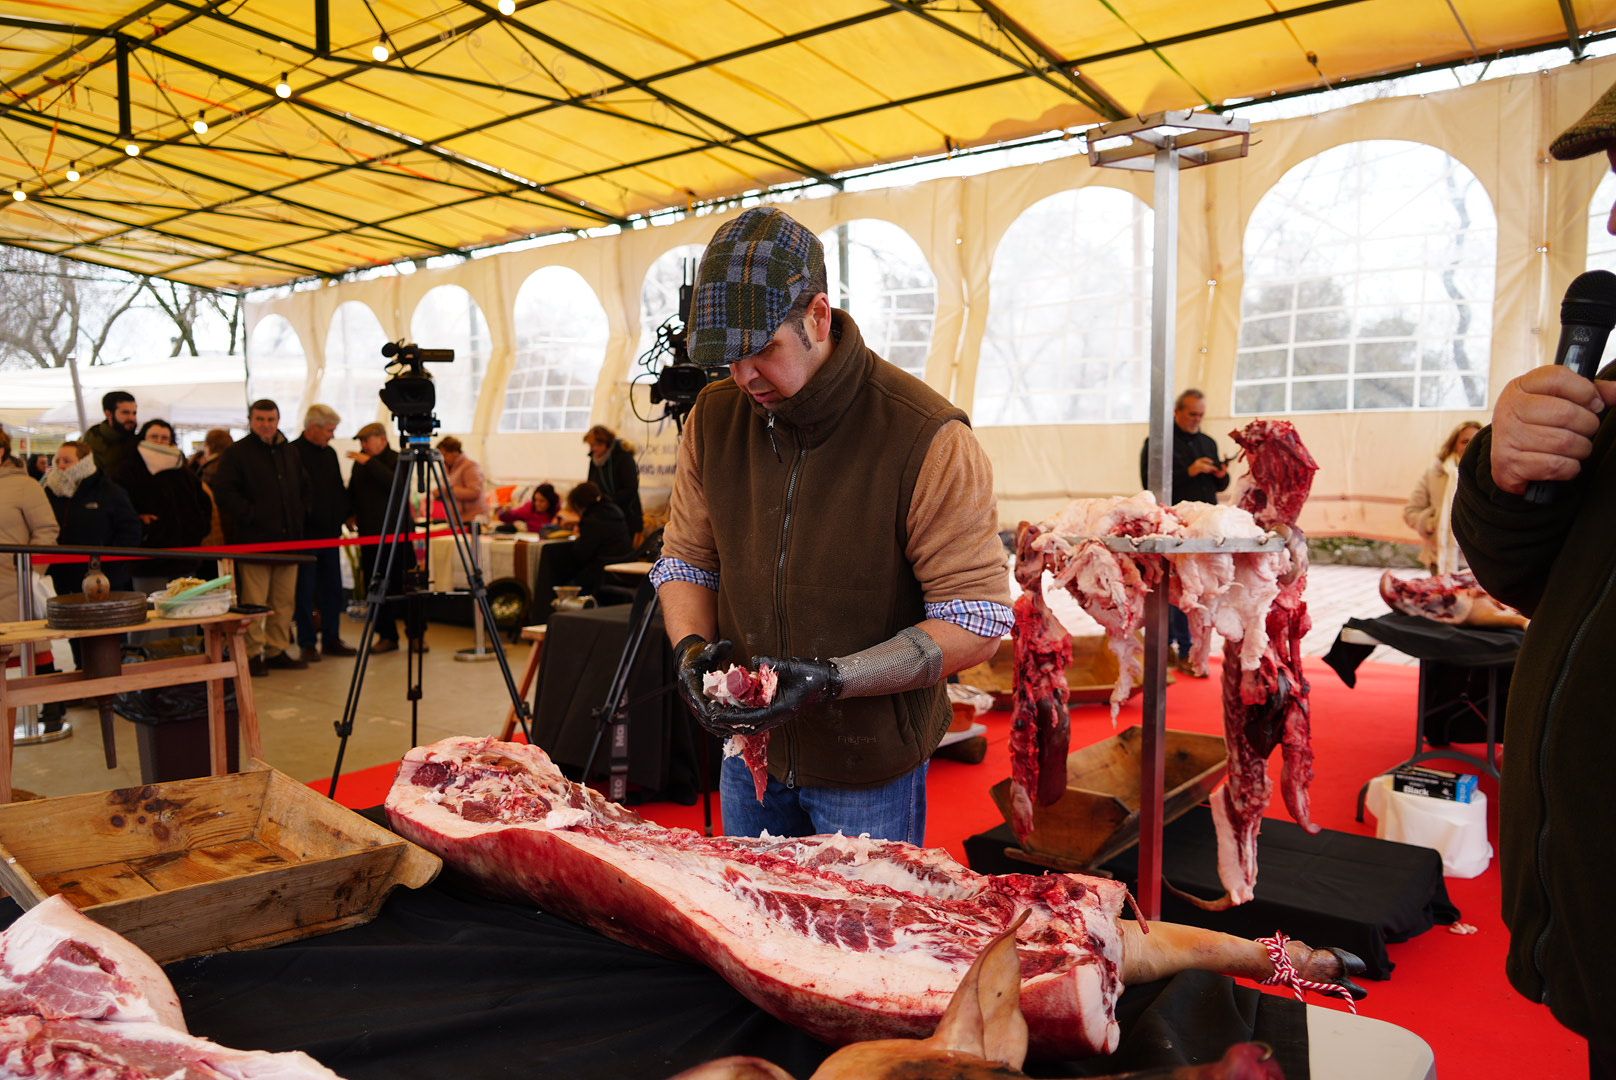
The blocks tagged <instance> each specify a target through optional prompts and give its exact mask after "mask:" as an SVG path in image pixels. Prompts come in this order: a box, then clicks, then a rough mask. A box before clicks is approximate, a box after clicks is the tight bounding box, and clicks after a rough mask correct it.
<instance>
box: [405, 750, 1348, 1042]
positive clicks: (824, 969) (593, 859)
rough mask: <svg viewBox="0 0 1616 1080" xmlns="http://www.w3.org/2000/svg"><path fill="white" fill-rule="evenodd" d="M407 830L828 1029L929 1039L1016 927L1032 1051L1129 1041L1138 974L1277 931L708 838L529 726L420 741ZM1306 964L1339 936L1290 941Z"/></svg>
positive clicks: (1020, 883) (1070, 882) (1329, 973)
mask: <svg viewBox="0 0 1616 1080" xmlns="http://www.w3.org/2000/svg"><path fill="white" fill-rule="evenodd" d="M387 814H388V817H389V819H390V820H391V822H392V824H393V827H394V829H396V830H397V831H398V832H399V833H400V834H402V835H404V836H406V837H408V838H410V839H411V840H414V841H415V842H416V843H418V844H421V845H422V846H424V847H426V848H428V849H429V850H431V851H435V852H437V853H438V854H439V855H440V856H442V858H443V859H444V860H445V861H446V862H448V863H449V864H450V865H452V866H454V867H455V868H456V869H458V870H460V871H461V872H463V873H465V874H467V875H469V876H470V877H471V878H473V879H474V880H476V881H478V882H480V883H481V884H482V886H483V887H484V888H486V889H488V890H489V891H491V892H493V893H496V894H498V895H501V896H506V897H513V898H519V899H525V900H530V901H535V902H537V903H538V904H540V905H542V906H543V907H544V908H545V909H547V910H549V911H552V912H554V913H556V914H558V915H561V916H563V917H565V918H569V919H572V920H574V921H577V922H580V923H583V924H585V925H587V926H591V927H594V928H595V929H596V930H598V931H600V932H601V933H603V934H605V935H607V936H608V937H612V938H615V939H617V940H619V941H624V942H628V943H629V944H633V945H638V946H641V947H644V948H648V949H652V950H655V951H657V952H660V953H664V954H667V955H670V956H677V957H684V958H688V959H691V960H694V961H696V962H698V963H702V964H707V965H708V966H710V967H712V968H713V969H714V970H715V971H717V972H718V973H719V974H720V975H722V976H723V977H724V978H725V979H726V980H728V981H729V983H730V984H731V985H732V986H734V987H735V988H736V989H737V990H739V991H740V992H741V993H742V994H744V995H746V996H747V997H748V998H750V999H751V1000H752V1001H753V1002H754V1003H756V1004H757V1005H758V1006H759V1007H761V1008H763V1009H765V1010H767V1011H769V1012H770V1013H773V1014H774V1015H775V1016H777V1017H780V1018H781V1019H783V1020H785V1021H786V1022H788V1023H791V1024H795V1025H796V1026H798V1027H800V1028H802V1029H803V1030H805V1031H807V1032H808V1033H809V1034H811V1035H813V1036H814V1037H816V1038H819V1039H822V1040H824V1041H826V1042H832V1043H837V1044H841V1043H848V1042H856V1041H860V1040H866V1039H885V1038H924V1037H926V1036H928V1035H930V1034H931V1033H932V1032H933V1031H935V1030H936V1028H937V1025H938V1022H939V1020H940V1019H941V1017H942V1016H943V1013H944V1011H945V1009H946V1008H947V1006H948V1003H949V1000H950V999H951V997H952V996H953V993H954V990H955V988H956V987H958V986H959V983H960V980H961V979H962V978H963V977H964V975H965V973H966V972H967V970H969V968H970V966H971V964H972V962H973V961H974V960H975V958H976V957H977V956H978V955H979V954H980V953H981V952H982V951H983V949H984V948H985V947H986V946H987V944H988V943H989V942H991V941H992V940H993V939H994V938H996V937H998V936H999V935H1000V934H1003V933H1004V932H1005V931H1006V930H1008V929H1011V928H1012V927H1013V926H1015V924H1016V923H1017V920H1018V919H1019V918H1021V917H1022V916H1023V915H1024V914H1025V922H1024V923H1022V924H1021V925H1020V926H1019V929H1017V930H1016V936H1015V941H1016V948H1017V950H1018V952H1019V954H1020V963H1021V967H1020V974H1021V986H1020V995H1021V1008H1022V1011H1023V1013H1024V1014H1025V1016H1026V1021H1027V1028H1028V1037H1029V1040H1030V1052H1031V1054H1032V1055H1033V1056H1035V1057H1051V1056H1072V1055H1083V1054H1093V1053H1101V1052H1107V1051H1110V1050H1111V1049H1114V1048H1115V1046H1116V1044H1117V1040H1118V1036H1119V1031H1118V1028H1117V1024H1116V1017H1115V1004H1116V999H1117V995H1118V993H1119V992H1120V990H1121V987H1122V984H1123V982H1124V981H1125V980H1128V981H1131V980H1137V981H1139V982H1145V981H1150V980H1154V979H1159V978H1166V977H1168V976H1169V975H1171V974H1173V973H1174V972H1176V971H1182V970H1185V969H1186V968H1207V969H1211V970H1219V971H1225V972H1228V973H1230V974H1237V975H1244V976H1248V977H1252V978H1257V979H1265V978H1269V977H1271V976H1273V975H1274V966H1273V963H1272V961H1271V960H1270V959H1269V951H1268V946H1265V945H1264V944H1262V943H1259V942H1252V941H1246V940H1243V939H1240V938H1235V937H1231V936H1230V935H1227V934H1218V933H1215V932H1213V931H1209V930H1203V929H1200V928H1197V927H1188V926H1175V925H1173V924H1170V923H1157V924H1155V925H1153V926H1151V927H1148V928H1146V927H1143V926H1141V924H1140V923H1138V922H1137V921H1135V920H1130V919H1122V918H1120V914H1121V911H1122V908H1123V905H1124V904H1125V903H1126V902H1127V890H1126V888H1125V887H1124V886H1122V885H1121V884H1119V883H1118V882H1116V881H1112V880H1109V879H1104V878H1090V877H1083V876H1080V875H1076V874H1046V875H1043V876H1037V877H1034V876H1031V875H1026V874H1006V875H995V876H984V875H981V874H976V873H972V872H971V871H970V870H967V869H965V868H964V867H962V866H960V865H959V864H958V863H956V862H955V861H954V860H953V859H951V858H949V857H948V855H947V853H945V852H942V851H938V850H932V849H924V848H917V847H914V846H912V845H909V844H903V843H897V842H894V841H888V840H871V839H868V838H864V837H848V836H841V835H836V836H808V837H786V838H781V837H734V836H720V837H705V836H702V835H700V834H698V833H696V832H693V831H691V830H688V829H665V828H662V827H661V826H659V825H656V824H653V823H651V822H648V821H645V820H644V819H642V818H641V817H640V816H639V815H638V814H635V813H633V812H632V811H630V810H628V809H626V808H624V807H622V806H619V805H618V804H616V803H612V802H608V801H607V800H606V799H604V798H602V797H601V796H600V795H599V794H598V793H597V792H594V791H591V790H590V789H588V788H585V787H583V786H581V785H579V784H574V783H572V782H570V781H568V780H567V779H566V778H565V777H563V776H562V775H561V773H560V771H559V770H558V769H556V767H555V766H554V765H553V764H552V763H551V762H550V759H549V758H548V757H547V756H546V755H545V753H544V751H542V750H540V749H539V748H538V747H535V746H528V745H526V744H523V743H502V742H496V741H495V740H493V739H473V738H466V737H456V738H451V739H445V740H443V741H442V742H439V743H435V744H433V745H431V746H421V747H416V748H415V749H414V750H411V751H410V752H409V754H408V755H406V756H405V758H404V761H403V762H402V764H401V765H400V767H399V771H398V777H397V779H395V780H394V782H393V787H392V790H391V791H389V792H388V795H387ZM1283 948H1285V950H1286V952H1287V955H1288V956H1289V958H1290V960H1291V962H1292V964H1293V965H1294V967H1295V969H1296V971H1297V972H1298V973H1299V977H1300V978H1304V979H1308V980H1312V981H1315V982H1331V983H1335V982H1340V981H1341V980H1342V978H1343V976H1346V975H1349V974H1351V973H1352V971H1353V970H1358V971H1361V970H1362V969H1361V966H1358V967H1357V968H1356V969H1353V968H1351V967H1350V966H1349V965H1348V964H1347V962H1346V961H1344V960H1343V958H1342V957H1341V956H1339V955H1336V954H1333V953H1332V952H1330V951H1326V950H1315V949H1309V948H1308V947H1307V946H1305V945H1301V944H1300V943H1297V942H1289V943H1286V944H1284V945H1283Z"/></svg>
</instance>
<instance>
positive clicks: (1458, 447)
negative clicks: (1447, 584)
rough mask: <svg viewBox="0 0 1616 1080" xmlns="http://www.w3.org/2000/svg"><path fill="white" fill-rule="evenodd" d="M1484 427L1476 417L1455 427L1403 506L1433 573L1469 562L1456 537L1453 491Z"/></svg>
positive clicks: (1449, 570)
mask: <svg viewBox="0 0 1616 1080" xmlns="http://www.w3.org/2000/svg"><path fill="white" fill-rule="evenodd" d="M1480 430H1481V423H1480V422H1479V421H1476V420H1466V421H1465V422H1464V423H1462V424H1460V425H1459V426H1458V427H1456V428H1454V429H1453V431H1451V432H1450V433H1449V434H1448V437H1447V438H1446V439H1445V440H1443V442H1442V447H1441V449H1439V450H1438V451H1437V453H1436V460H1435V461H1433V462H1432V463H1431V466H1430V468H1428V469H1426V470H1425V474H1424V475H1423V476H1421V477H1420V482H1419V483H1418V484H1416V485H1415V486H1414V493H1413V494H1412V495H1410V496H1409V497H1408V505H1407V506H1405V507H1403V520H1404V521H1406V522H1408V526H1409V528H1411V529H1413V530H1414V531H1415V532H1417V533H1419V534H1420V562H1421V563H1423V564H1425V568H1426V569H1427V570H1429V571H1430V572H1431V573H1433V574H1451V573H1453V572H1454V571H1456V570H1463V569H1465V568H1466V566H1467V565H1468V564H1467V563H1466V562H1465V557H1464V552H1462V551H1460V550H1459V544H1458V542H1457V541H1455V540H1454V538H1453V492H1454V488H1455V486H1456V485H1457V482H1458V477H1459V459H1460V458H1462V457H1464V452H1465V447H1467V446H1469V445H1470V440H1471V439H1473V438H1475V436H1476V432H1478V431H1480Z"/></svg>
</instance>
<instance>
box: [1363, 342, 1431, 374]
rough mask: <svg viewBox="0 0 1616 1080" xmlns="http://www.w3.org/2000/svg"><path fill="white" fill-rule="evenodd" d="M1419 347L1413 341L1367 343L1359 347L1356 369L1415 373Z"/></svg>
mask: <svg viewBox="0 0 1616 1080" xmlns="http://www.w3.org/2000/svg"><path fill="white" fill-rule="evenodd" d="M1419 355H1420V350H1419V346H1418V345H1417V344H1416V343H1414V342H1412V341H1365V342H1362V343H1360V344H1359V345H1358V355H1357V359H1356V361H1355V364H1354V367H1355V368H1356V370H1358V371H1360V372H1365V371H1375V372H1378V371H1413V370H1414V368H1415V366H1416V365H1417V363H1418V361H1419Z"/></svg>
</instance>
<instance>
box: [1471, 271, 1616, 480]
mask: <svg viewBox="0 0 1616 1080" xmlns="http://www.w3.org/2000/svg"><path fill="white" fill-rule="evenodd" d="M1560 322H1561V327H1560V342H1559V346H1558V348H1557V349H1556V350H1555V365H1554V366H1552V367H1542V368H1536V369H1534V370H1532V371H1529V372H1527V373H1526V374H1525V375H1522V376H1520V377H1519V378H1517V379H1513V380H1511V381H1510V383H1509V384H1508V385H1507V386H1505V387H1504V391H1503V393H1502V394H1500V395H1499V397H1498V406H1497V408H1496V409H1495V410H1494V413H1493V432H1492V473H1493V482H1494V483H1495V484H1497V485H1498V487H1499V488H1500V489H1502V490H1504V491H1508V492H1510V493H1512V494H1516V495H1521V494H1524V495H1525V496H1526V498H1528V499H1529V500H1531V501H1532V502H1534V503H1549V502H1552V501H1554V499H1555V498H1556V497H1557V496H1558V493H1559V486H1560V484H1561V483H1563V482H1564V481H1566V480H1570V479H1572V478H1573V477H1575V476H1576V475H1577V473H1578V472H1579V471H1580V470H1581V468H1582V463H1583V462H1584V461H1585V460H1587V458H1588V455H1589V454H1591V453H1592V452H1593V437H1594V435H1595V434H1596V433H1597V432H1598V430H1599V417H1600V414H1602V413H1603V412H1604V410H1605V409H1606V408H1608V407H1609V406H1611V405H1616V383H1612V382H1607V381H1595V380H1593V379H1592V376H1593V374H1594V372H1595V370H1596V369H1597V367H1598V364H1599V358H1600V356H1601V354H1602V353H1603V352H1604V350H1605V342H1606V339H1607V338H1608V337H1609V336H1610V331H1611V329H1612V327H1616V274H1611V273H1609V272H1608V271H1605V270H1592V271H1589V272H1588V273H1586V274H1582V275H1581V276H1579V277H1578V278H1577V279H1576V280H1575V281H1573V282H1572V283H1571V287H1570V288H1568V289H1567V290H1566V295H1565V300H1564V301H1563V302H1562V303H1561V305H1560Z"/></svg>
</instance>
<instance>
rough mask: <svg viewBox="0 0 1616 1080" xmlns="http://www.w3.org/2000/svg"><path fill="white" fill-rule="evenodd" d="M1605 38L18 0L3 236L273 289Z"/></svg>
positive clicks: (1004, 1)
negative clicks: (1167, 115) (912, 164)
mask: <svg viewBox="0 0 1616 1080" xmlns="http://www.w3.org/2000/svg"><path fill="white" fill-rule="evenodd" d="M1613 26H1616V0H1313V2H1309V3H1294V2H1289V0H1196V2H1190V0H946V2H932V0H819V2H816V3H811V4H805V3H801V2H800V0H517V2H516V3H514V4H513V3H511V0H500V3H498V4H496V3H492V2H483V0H471V2H468V3H451V2H448V0H290V2H288V0H230V2H225V0H91V2H83V3H77V4H75V3H58V2H47V0H0V80H3V84H4V88H5V91H6V93H5V96H4V99H3V101H0V160H3V163H4V167H5V169H7V170H9V175H6V174H5V173H0V182H8V183H9V184H11V185H12V186H13V187H14V189H15V193H16V194H14V195H13V197H12V198H11V199H10V200H6V201H5V202H4V204H3V208H0V209H3V213H0V243H9V244H15V245H19V246H23V247H28V248H33V249H35V250H39V251H45V252H51V253H55V254H60V255H65V256H70V257H73V258H78V259H85V260H88V261H91V262H97V263H102V264H105V265H109V266H115V267H119V268H122V269H125V270H130V271H134V272H139V273H145V274H154V275H159V276H163V277H169V278H173V279H176V280H180V281H186V282H191V283H195V284H199V285H207V286H213V287H221V288H244V287H255V286H265V285H274V284H279V283H284V282H288V281H294V280H298V279H304V278H309V277H317V276H324V275H334V274H340V273H342V272H345V271H348V270H352V269H355V268H360V267H365V266H370V265H375V264H379V263H387V262H392V261H394V260H397V259H401V258H408V257H417V256H430V255H434V254H443V253H449V252H458V251H463V250H465V249H467V248H471V247H477V246H483V245H488V244H493V243H499V242H503V241H508V240H513V239H517V238H520V237H524V236H530V235H537V234H544V233H551V232H556V231H560V230H575V229H587V228H592V227H598V226H603V225H611V224H619V225H621V224H624V223H626V222H628V221H629V220H631V219H632V218H633V217H635V216H637V215H643V214H647V213H650V212H653V211H656V210H660V209H666V208H669V207H679V206H684V205H687V204H689V203H691V202H695V201H703V200H708V199H714V198H722V197H726V196H732V195H736V194H739V193H742V192H747V191H754V190H759V189H764V188H768V187H770V186H773V185H779V184H783V183H790V182H793V181H801V180H805V179H806V180H817V181H820V182H830V183H835V180H834V178H835V177H836V176H837V175H838V174H842V173H845V172H847V171H849V170H853V169H858V168H861V167H866V166H871V165H877V164H883V163H891V162H896V161H903V160H907V159H910V158H914V157H917V156H929V155H936V154H940V153H947V152H951V151H953V150H955V149H959V148H964V147H971V146H977V145H982V144H987V143H993V142H999V141H1003V140H1009V139H1016V138H1022V137H1027V136H1034V135H1038V134H1042V133H1046V132H1050V131H1055V130H1064V129H1071V128H1075V127H1080V126H1082V125H1086V124H1092V123H1096V122H1100V121H1103V120H1106V119H1116V118H1119V117H1122V116H1126V115H1129V114H1134V113H1148V112H1154V111H1157V110H1162V109H1179V108H1193V107H1205V106H1218V105H1224V104H1227V103H1230V102H1235V101H1239V100H1243V99H1247V98H1251V97H1257V96H1266V95H1268V94H1271V93H1288V92H1295V91H1299V90H1305V89H1311V88H1323V87H1325V86H1333V85H1339V84H1340V83H1342V82H1347V81H1354V80H1362V79H1366V78H1373V77H1378V76H1385V75H1391V74H1396V73H1400V72H1404V71H1408V70H1411V69H1413V68H1415V67H1417V66H1421V65H1424V66H1431V65H1437V64H1445V63H1455V62H1465V61H1474V60H1485V59H1488V58H1490V57H1494V56H1498V55H1500V54H1503V53H1508V52H1513V51H1519V50H1523V49H1530V48H1534V47H1542V46H1545V45H1549V44H1553V43H1554V42H1556V41H1560V42H1564V43H1567V44H1568V45H1570V46H1571V47H1572V49H1573V51H1578V50H1580V49H1581V48H1582V46H1583V44H1584V43H1585V42H1586V41H1587V40H1588V39H1589V38H1590V37H1592V36H1595V35H1599V34H1601V33H1603V32H1605V31H1607V30H1609V29H1610V28H1611V27H1613ZM75 177H76V179H75ZM17 195H21V196H23V197H22V198H18V197H17ZM3 198H4V196H3V194H0V199H3Z"/></svg>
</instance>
